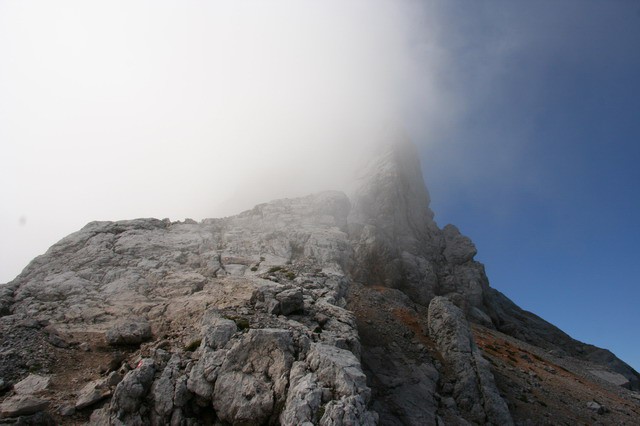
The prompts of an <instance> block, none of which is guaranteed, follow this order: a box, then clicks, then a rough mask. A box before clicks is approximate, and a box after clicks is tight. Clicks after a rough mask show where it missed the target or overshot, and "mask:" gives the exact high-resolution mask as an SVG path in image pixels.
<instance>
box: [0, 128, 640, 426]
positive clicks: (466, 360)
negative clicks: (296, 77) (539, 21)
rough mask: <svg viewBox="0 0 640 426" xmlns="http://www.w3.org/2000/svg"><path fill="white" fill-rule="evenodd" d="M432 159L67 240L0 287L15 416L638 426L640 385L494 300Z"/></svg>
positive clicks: (385, 155)
mask: <svg viewBox="0 0 640 426" xmlns="http://www.w3.org/2000/svg"><path fill="white" fill-rule="evenodd" d="M416 152H417V151H416V147H415V146H414V145H413V144H412V143H410V142H409V141H408V140H407V139H406V138H402V137H398V136H396V137H395V138H394V139H391V140H390V141H389V142H388V143H387V144H384V145H381V146H379V147H378V149H377V150H376V154H375V155H374V156H373V158H372V159H370V160H369V164H368V166H367V167H365V169H364V172H362V173H361V174H360V177H359V179H358V180H357V183H356V184H355V185H354V188H355V189H353V190H352V191H351V192H350V194H349V195H346V194H345V193H344V192H340V191H328V192H319V193H315V194H312V195H308V196H305V197H301V198H285V199H280V200H275V201H271V202H268V203H264V204H259V205H257V206H255V207H254V208H252V209H250V210H246V211H244V212H242V213H240V214H238V215H235V216H229V217H225V218H222V219H205V220H203V221H201V222H199V223H198V222H195V221H193V220H187V221H184V222H172V221H170V220H168V219H165V220H159V219H135V220H127V221H118V222H91V223H89V224H88V225H86V226H85V227H84V228H83V229H81V230H80V231H78V232H75V233H73V234H71V235H69V236H68V237H66V238H64V239H63V240H61V241H60V242H59V243H57V244H55V245H54V246H52V247H51V248H50V249H49V250H48V251H47V252H46V253H45V254H44V255H42V256H39V257H37V258H36V259H34V260H33V261H32V262H31V263H30V264H29V265H28V266H27V268H25V270H24V271H23V272H22V273H21V274H20V275H19V276H18V277H17V278H16V279H15V280H13V281H11V282H10V283H8V284H6V285H3V286H2V287H0V290H1V291H2V293H1V298H0V312H1V313H2V317H0V327H2V328H1V331H2V336H3V338H2V342H1V345H2V348H3V351H2V353H1V355H0V356H2V364H1V365H2V366H3V367H2V370H1V373H0V374H1V375H2V377H3V383H11V382H16V383H15V385H14V390H13V391H9V393H7V394H5V397H4V401H3V402H2V403H1V404H0V412H1V413H2V415H3V416H4V417H9V418H16V417H20V416H22V418H23V419H24V421H35V422H52V421H56V422H63V423H65V422H77V421H87V420H88V421H89V422H90V423H91V424H105V425H106V424H169V423H172V424H180V425H182V424H185V425H186V424H223V423H226V424H285V425H294V424H295V425H297V424H322V425H325V424H327V425H328V424H333V425H347V424H351V425H354V424H361V425H374V424H385V425H387V424H411V425H424V424H461V423H462V424H464V423H471V424H489V423H490V424H520V423H522V422H526V421H530V420H531V419H534V420H535V421H541V420H543V419H544V418H545V417H547V416H552V417H553V418H554V419H556V420H558V421H565V422H570V421H575V420H576V419H579V420H580V421H585V422H588V421H590V419H592V418H593V416H594V415H595V416H602V417H601V418H602V419H603V421H606V422H611V423H623V422H625V421H627V420H628V419H629V418H632V417H634V416H637V415H638V414H639V413H640V404H639V403H638V398H640V396H639V395H640V394H638V392H637V391H638V390H639V389H640V374H638V372H636V371H635V370H633V369H632V368H631V367H629V366H628V365H627V364H625V363H624V362H623V361H621V360H619V359H618V358H616V357H615V356H614V355H613V354H612V353H611V352H609V351H607V350H605V349H601V348H597V347H595V346H592V345H588V344H584V343H581V342H579V341H576V340H574V339H572V338H571V337H570V336H568V335H567V334H565V333H563V332H562V331H561V330H559V329H558V328H556V327H555V326H553V325H551V324H549V323H548V322H546V321H544V320H543V319H541V318H539V317H537V316H536V315H534V314H532V313H529V312H526V311H523V310H522V309H520V308H519V307H518V306H516V305H515V304H514V303H513V302H511V301H510V300H509V299H508V298H507V297H506V296H504V295H503V294H501V293H500V292H498V291H496V290H495V289H492V288H491V287H490V285H489V280H488V278H487V276H486V275H485V272H484V267H483V265H482V264H480V263H479V262H477V261H475V260H474V256H475V255H476V252H477V249H476V247H475V245H474V244H473V242H471V240H470V239H469V238H467V237H465V236H464V235H462V234H461V233H460V231H459V230H458V229H457V228H456V227H455V226H453V225H446V226H445V227H443V228H440V227H439V226H438V225H437V224H436V223H435V222H434V221H433V212H432V211H431V210H430V208H429V202H430V201H429V195H428V192H427V189H426V188H425V186H424V182H423V177H422V172H421V169H420V161H419V160H418V158H417V156H416ZM25 376H26V378H25ZM36 383H37V385H36ZM23 389H24V390H23ZM569 394H570V395H572V398H574V399H573V400H572V401H567V400H566V399H564V396H565V395H569ZM25 416H26V417H25ZM527 419H529V420H527Z"/></svg>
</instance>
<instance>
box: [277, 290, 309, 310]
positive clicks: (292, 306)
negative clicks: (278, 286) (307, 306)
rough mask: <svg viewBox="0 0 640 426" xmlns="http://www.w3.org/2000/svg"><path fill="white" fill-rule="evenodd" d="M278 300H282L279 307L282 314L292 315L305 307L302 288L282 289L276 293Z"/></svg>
mask: <svg viewBox="0 0 640 426" xmlns="http://www.w3.org/2000/svg"><path fill="white" fill-rule="evenodd" d="M276 300H277V301H278V302H280V305H279V308H280V313H281V314H282V315H290V314H293V313H296V312H302V310H303V309H304V299H303V297H302V290H300V289H299V288H292V289H289V290H284V291H281V292H280V293H278V294H276Z"/></svg>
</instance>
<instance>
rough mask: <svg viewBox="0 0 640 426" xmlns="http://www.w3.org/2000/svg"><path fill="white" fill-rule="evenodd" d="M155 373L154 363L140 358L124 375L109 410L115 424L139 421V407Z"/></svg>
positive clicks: (140, 414)
mask: <svg viewBox="0 0 640 426" xmlns="http://www.w3.org/2000/svg"><path fill="white" fill-rule="evenodd" d="M154 374H155V363H154V361H153V360H151V359H143V360H141V361H140V362H139V363H138V365H137V366H136V368H135V369H134V370H131V371H130V372H128V373H127V375H126V376H124V379H122V381H121V382H120V384H118V386H117V387H116V390H115V392H114V393H113V398H111V404H110V405H109V412H110V415H111V422H112V423H115V424H135V423H140V422H141V418H142V417H141V416H142V413H140V411H139V410H140V408H141V406H142V403H143V402H144V398H145V397H146V395H147V393H148V392H149V389H150V388H151V384H152V383H153V377H154Z"/></svg>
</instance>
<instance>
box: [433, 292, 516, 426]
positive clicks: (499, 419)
mask: <svg viewBox="0 0 640 426" xmlns="http://www.w3.org/2000/svg"><path fill="white" fill-rule="evenodd" d="M429 335H430V336H431V338H432V339H433V340H434V341H435V343H436V345H437V347H438V350H439V351H440V354H441V355H442V357H443V358H444V360H445V362H446V363H447V364H448V365H449V368H451V369H452V370H453V372H454V375H455V377H456V381H455V385H454V389H453V396H454V398H455V400H456V403H457V406H458V407H459V408H460V409H461V410H463V411H464V412H465V413H466V414H467V415H468V416H469V418H470V419H471V420H473V421H475V422H478V423H482V424H484V423H487V422H490V423H492V424H500V425H509V424H513V420H512V419H511V415H510V413H509V409H508V408H507V404H506V403H505V401H504V400H503V399H502V398H501V397H500V393H499V391H498V388H497V387H496V384H495V380H494V377H493V374H492V373H491V370H490V368H489V363H488V362H487V361H486V360H485V359H484V358H483V357H482V355H481V354H480V352H479V351H478V349H477V347H476V345H475V343H474V341H473V338H472V336H471V332H470V330H469V325H468V322H467V320H466V318H465V317H464V314H463V312H462V311H461V310H460V309H459V308H458V307H457V306H455V305H454V304H453V303H451V301H449V300H448V299H446V298H444V297H435V298H434V299H433V300H432V301H431V303H430V304H429Z"/></svg>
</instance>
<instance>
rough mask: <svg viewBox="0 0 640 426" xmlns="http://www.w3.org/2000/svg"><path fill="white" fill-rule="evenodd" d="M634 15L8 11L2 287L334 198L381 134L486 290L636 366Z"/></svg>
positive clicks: (207, 5) (246, 7) (587, 10)
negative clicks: (255, 210)
mask: <svg viewBox="0 0 640 426" xmlns="http://www.w3.org/2000/svg"><path fill="white" fill-rule="evenodd" d="M639 44H640V2H638V1H635V0H627V1H625V0H615V1H601V0H563V1H546V0H540V1H530V2H524V1H523V2H513V1H497V0H491V1H486V2H477V1H471V0H466V1H463V0H456V1H444V0H440V1H409V0H407V1H383V0H380V1H371V0H370V1H355V0H353V1H330V0H328V1H323V2H314V1H304V0H298V1H284V0H273V1H270V2H264V1H217V2H205V1H181V2H169V1H153V2H152V1H127V2H124V1H122V2H120V1H109V2H99V1H95V2H87V1H60V2H56V3H55V5H54V4H52V3H51V2H45V1H20V2H15V1H8V0H0V152H1V153H2V155H1V156H0V182H2V183H1V184H0V259H1V260H0V282H7V281H10V280H11V279H13V278H14V277H15V276H16V275H17V274H18V273H19V272H20V270H21V269H22V268H24V266H26V264H27V263H28V262H29V260H31V259H32V258H33V257H35V256H37V255H38V254H42V253H44V251H46V249H47V248H48V247H49V246H51V245H52V244H53V243H55V242H56V241H58V240H59V239H61V238H62V237H64V236H65V235H67V234H69V233H71V232H73V231H75V230H78V229H80V228H81V227H82V226H84V225H85V224H86V223H87V222H89V221H92V220H119V219H128V218H135V217H158V218H164V217H169V218H171V219H173V220H179V219H184V218H187V217H190V218H194V219H202V218H205V217H217V216H224V215H230V214H235V213H237V212H239V211H242V210H244V209H247V208H250V207H252V206H253V205H254V204H256V203H260V202H265V201H268V200H271V199H274V198H279V197H292V196H298V195H305V194H307V193H309V192H313V191H318V190H324V189H332V188H334V187H340V186H341V185H343V184H344V182H346V181H348V179H349V177H350V175H351V173H352V172H353V165H354V164H355V163H357V162H358V161H361V160H362V158H363V157H366V152H367V149H368V148H369V147H371V146H372V145H373V144H375V143H377V142H379V140H378V139H379V138H380V135H383V134H385V135H386V134H388V132H386V131H385V129H388V128H395V127H400V128H402V129H403V131H406V133H408V134H409V135H410V137H411V138H412V140H413V141H414V142H415V143H416V144H417V145H418V147H419V149H420V152H421V160H422V163H423V169H424V175H425V180H426V182H427V185H428V188H429V190H430V193H431V198H432V206H431V207H432V209H433V210H434V211H435V214H436V216H435V219H436V221H437V222H438V224H439V225H440V226H444V225H445V224H447V223H454V224H456V225H457V226H458V227H459V228H460V230H461V231H462V232H463V233H464V234H466V235H468V236H470V237H471V238H472V239H473V240H474V242H475V243H476V246H477V247H478V256H477V259H478V260H480V261H482V262H483V263H485V265H486V268H487V273H488V275H489V279H490V281H491V284H492V286H493V287H494V288H497V289H498V290H500V291H502V292H503V293H505V294H506V295H507V296H508V297H510V298H511V299H512V300H514V301H515V302H516V303H517V304H519V305H520V306H521V307H523V308H525V309H527V310H530V311H532V312H535V313H536V314H538V315H540V316H541V317H543V318H544V319H546V320H548V321H550V322H552V323H553V324H555V325H557V326H559V327H560V328H561V329H563V330H564V331H566V332H568V333H569V334H570V335H572V336H573V337H575V338H578V339H580V340H583V341H586V342H589V343H593V344H596V345H598V346H602V347H606V348H609V349H611V350H612V351H613V352H614V353H616V355H618V356H619V357H621V358H622V359H623V360H625V361H626V362H628V363H629V364H631V365H632V366H633V367H634V368H636V370H640V338H639V337H640V336H639V333H638V326H639V325H640V309H638V301H639V300H640V289H639V288H638V285H637V278H636V277H638V276H640V262H637V261H636V257H637V255H638V254H640V253H639V250H638V248H637V243H636V242H637V241H638V240H639V239H640V238H639V237H640V225H639V224H638V221H637V220H635V219H636V215H635V214H634V213H635V212H636V211H637V210H638V207H639V205H638V204H640V201H639V198H640V197H638V189H637V186H638V184H640V171H639V170H640V169H639V168H638V167H637V164H638V163H639V162H640V144H638V141H640V120H638V119H637V117H638V115H640V114H639V113H640V96H639V95H640V83H639V82H638V77H637V76H639V75H640V49H638V48H637V46H638V45H639Z"/></svg>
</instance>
